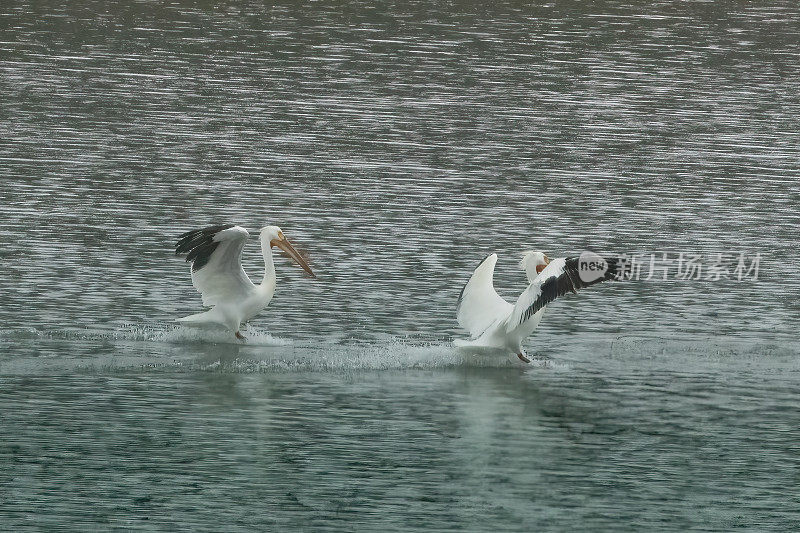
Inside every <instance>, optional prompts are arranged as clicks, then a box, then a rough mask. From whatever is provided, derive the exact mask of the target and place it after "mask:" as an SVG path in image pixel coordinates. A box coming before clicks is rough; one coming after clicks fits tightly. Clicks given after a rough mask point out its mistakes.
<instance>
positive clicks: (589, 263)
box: [578, 250, 608, 283]
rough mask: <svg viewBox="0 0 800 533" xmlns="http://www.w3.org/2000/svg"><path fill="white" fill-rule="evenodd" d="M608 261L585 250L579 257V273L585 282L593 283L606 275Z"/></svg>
mask: <svg viewBox="0 0 800 533" xmlns="http://www.w3.org/2000/svg"><path fill="white" fill-rule="evenodd" d="M606 272H608V261H606V260H605V259H603V257H601V256H600V255H598V254H596V253H594V252H590V251H588V250H587V251H585V252H583V253H581V255H580V257H579V258H578V275H579V276H580V278H581V281H583V282H584V283H591V282H593V281H595V280H598V279H600V278H602V277H603V276H605V275H606Z"/></svg>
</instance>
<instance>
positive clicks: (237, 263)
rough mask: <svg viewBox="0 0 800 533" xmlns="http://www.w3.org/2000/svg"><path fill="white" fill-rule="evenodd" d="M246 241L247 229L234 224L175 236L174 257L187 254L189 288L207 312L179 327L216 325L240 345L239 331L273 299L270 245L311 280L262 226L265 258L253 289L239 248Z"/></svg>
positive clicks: (275, 231)
mask: <svg viewBox="0 0 800 533" xmlns="http://www.w3.org/2000/svg"><path fill="white" fill-rule="evenodd" d="M248 237H250V234H249V233H248V232H247V230H246V229H244V228H243V227H241V226H236V225H234V224H222V225H219V226H209V227H207V228H203V229H196V230H192V231H187V232H186V233H184V234H183V235H181V236H180V237H179V240H178V242H177V244H176V245H175V254H176V255H180V254H187V255H186V261H187V262H189V263H192V284H193V285H194V287H195V288H196V289H197V291H198V292H199V293H200V294H201V296H202V297H203V305H204V306H206V307H211V309H209V310H208V311H205V312H202V313H197V314H194V315H189V316H187V317H183V318H179V319H178V322H181V323H183V324H187V325H199V326H203V325H208V324H216V325H221V326H224V327H226V328H228V329H229V330H230V331H231V332H234V334H235V335H236V338H238V339H240V340H245V338H244V336H243V335H242V334H241V332H240V331H239V328H240V327H241V325H242V324H244V323H245V322H247V321H248V320H250V319H251V318H253V317H254V316H256V315H257V314H258V313H259V312H260V311H261V310H262V309H264V308H265V307H267V305H269V302H270V300H272V295H273V294H275V265H274V264H273V262H272V247H273V246H277V247H278V248H280V249H281V250H283V251H284V252H286V253H287V254H288V255H289V257H291V258H292V259H294V260H295V261H296V262H297V264H299V265H300V266H301V267H303V270H305V271H306V272H308V274H309V275H311V276H312V277H313V276H314V273H313V272H312V271H311V267H309V266H308V263H307V262H306V260H305V259H304V258H303V257H302V256H301V255H300V254H299V253H298V252H297V250H295V249H294V247H293V246H292V245H291V243H289V240H288V239H287V238H286V237H285V236H284V235H283V232H282V231H281V229H280V228H279V227H278V226H266V227H264V228H261V231H260V232H259V235H258V238H259V240H260V241H261V253H262V254H263V256H264V279H263V280H262V282H261V284H259V285H256V284H254V283H253V282H252V281H250V278H249V277H248V276H247V274H246V273H245V271H244V269H243V268H242V249H243V248H244V243H245V242H246V241H247V239H248Z"/></svg>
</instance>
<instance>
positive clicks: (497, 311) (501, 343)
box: [454, 251, 617, 363]
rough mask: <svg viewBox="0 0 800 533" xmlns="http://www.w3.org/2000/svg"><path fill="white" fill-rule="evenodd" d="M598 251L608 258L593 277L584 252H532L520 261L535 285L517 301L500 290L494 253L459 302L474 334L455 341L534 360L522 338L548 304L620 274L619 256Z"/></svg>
mask: <svg viewBox="0 0 800 533" xmlns="http://www.w3.org/2000/svg"><path fill="white" fill-rule="evenodd" d="M591 255H593V256H594V255H595V254H591ZM595 257H596V258H597V259H599V260H600V261H603V262H604V263H605V270H604V271H603V272H599V273H598V274H597V275H596V277H590V276H584V275H582V274H581V273H579V266H580V262H581V261H582V260H583V259H584V256H583V255H582V256H581V257H580V258H579V257H569V258H559V259H554V260H552V261H551V260H550V258H548V257H547V256H546V255H545V254H544V253H542V252H535V251H533V252H527V253H526V254H525V255H524V256H523V258H522V261H520V263H519V266H520V268H522V270H524V271H525V275H526V276H527V278H528V282H529V285H528V287H527V288H526V289H525V290H524V291H523V292H522V294H520V296H519V298H517V301H516V303H515V304H511V303H509V302H507V301H506V300H504V299H503V298H502V297H501V296H500V295H499V294H497V292H496V291H495V290H494V281H493V278H494V267H495V265H496V264H497V254H489V255H488V256H486V258H485V259H484V260H483V261H481V263H480V264H479V265H478V267H477V268H476V269H475V271H474V272H473V273H472V276H471V277H470V279H469V281H467V284H466V285H464V288H463V289H462V290H461V295H460V296H459V298H458V303H457V305H456V318H457V319H458V323H459V325H460V326H461V327H462V328H464V329H466V330H467V331H469V332H470V335H471V336H472V337H471V338H470V339H469V340H465V339H457V340H456V341H455V343H454V344H455V345H456V346H457V347H459V348H464V349H467V350H469V351H488V352H504V353H512V354H516V355H517V357H519V359H520V360H521V361H524V362H526V363H530V359H529V358H528V357H527V356H526V355H525V351H524V350H523V348H522V343H523V342H524V341H525V339H526V338H527V337H528V336H530V335H531V334H532V333H533V332H534V331H535V330H536V328H537V327H539V322H540V321H541V320H542V316H543V315H544V311H545V309H546V307H547V304H549V303H550V302H552V301H553V300H555V299H556V298H558V297H559V296H563V295H564V294H567V293H568V292H573V293H574V292H576V291H577V290H578V289H582V288H584V287H588V286H589V285H594V284H595V283H599V282H601V281H606V280H610V279H615V278H616V277H617V260H616V259H615V258H601V257H599V256H595Z"/></svg>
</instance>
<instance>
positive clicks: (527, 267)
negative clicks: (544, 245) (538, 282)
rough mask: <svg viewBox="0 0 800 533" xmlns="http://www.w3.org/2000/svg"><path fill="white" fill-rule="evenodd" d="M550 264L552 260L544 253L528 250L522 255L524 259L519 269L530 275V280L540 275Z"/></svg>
mask: <svg viewBox="0 0 800 533" xmlns="http://www.w3.org/2000/svg"><path fill="white" fill-rule="evenodd" d="M548 263H550V258H549V257H547V256H546V255H545V254H544V252H539V251H536V250H528V251H527V252H525V253H523V254H522V259H521V260H520V262H519V267H520V268H521V269H522V270H524V271H525V273H526V274H527V275H528V279H531V280H532V279H533V278H535V277H536V275H537V274H539V273H540V272H541V271H542V270H544V267H546V266H547V265H548Z"/></svg>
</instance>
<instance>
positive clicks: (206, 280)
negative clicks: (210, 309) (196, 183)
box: [175, 224, 255, 306]
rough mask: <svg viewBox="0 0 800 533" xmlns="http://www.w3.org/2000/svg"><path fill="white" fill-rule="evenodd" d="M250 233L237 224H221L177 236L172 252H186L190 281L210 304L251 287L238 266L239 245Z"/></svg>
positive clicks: (223, 300) (240, 246)
mask: <svg viewBox="0 0 800 533" xmlns="http://www.w3.org/2000/svg"><path fill="white" fill-rule="evenodd" d="M249 236H250V234H249V233H248V232H247V230H246V229H244V228H243V227H241V226H235V225H233V224H221V225H218V226H209V227H207V228H203V229H196V230H192V231H187V232H186V233H184V234H183V235H181V236H180V237H179V240H178V242H177V244H176V245H175V254H176V255H180V254H187V256H186V261H187V262H189V263H192V284H193V285H194V286H195V288H196V289H197V290H198V292H199V293H200V295H201V296H202V297H203V305H205V306H212V305H217V304H219V303H221V302H225V301H230V300H231V299H238V298H242V297H245V296H247V295H248V294H250V292H251V291H252V290H253V289H254V288H255V285H253V282H252V281H250V278H249V277H247V274H246V273H245V271H244V269H242V248H244V243H245V241H247V238H248V237H249Z"/></svg>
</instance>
